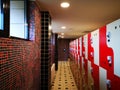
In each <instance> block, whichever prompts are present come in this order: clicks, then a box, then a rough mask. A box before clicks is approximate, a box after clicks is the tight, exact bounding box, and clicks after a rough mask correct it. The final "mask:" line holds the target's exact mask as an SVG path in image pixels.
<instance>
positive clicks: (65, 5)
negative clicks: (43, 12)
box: [60, 0, 70, 8]
mask: <svg viewBox="0 0 120 90" xmlns="http://www.w3.org/2000/svg"><path fill="white" fill-rule="evenodd" d="M60 6H61V7H62V8H68V7H69V6H70V3H69V2H68V0H62V1H61V4H60Z"/></svg>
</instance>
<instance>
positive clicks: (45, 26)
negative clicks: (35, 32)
mask: <svg viewBox="0 0 120 90" xmlns="http://www.w3.org/2000/svg"><path fill="white" fill-rule="evenodd" d="M50 22H51V18H50V15H49V13H48V12H47V11H42V12H41V90H49V89H50V85H51V31H50V30H49V25H50Z"/></svg>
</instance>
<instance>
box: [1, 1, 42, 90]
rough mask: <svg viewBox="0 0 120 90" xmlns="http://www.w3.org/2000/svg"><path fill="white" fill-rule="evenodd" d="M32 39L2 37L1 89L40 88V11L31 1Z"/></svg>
mask: <svg viewBox="0 0 120 90" xmlns="http://www.w3.org/2000/svg"><path fill="white" fill-rule="evenodd" d="M30 5H31V6H30V7H31V8H30V12H31V14H30V21H29V22H30V29H29V30H30V32H31V33H33V35H34V38H33V39H32V41H25V40H20V39H10V38H0V90H39V87H40V86H39V83H40V39H41V38H40V35H41V33H40V32H41V29H40V13H39V9H38V8H37V6H36V4H35V3H34V2H32V3H30Z"/></svg>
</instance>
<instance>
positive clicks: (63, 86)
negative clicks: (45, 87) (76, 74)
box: [51, 61, 78, 90]
mask: <svg viewBox="0 0 120 90" xmlns="http://www.w3.org/2000/svg"><path fill="white" fill-rule="evenodd" d="M51 90H78V89H77V86H76V84H75V81H74V78H73V75H72V72H71V70H70V66H69V62H68V61H59V63H58V71H57V72H56V75H55V78H54V81H53V82H52V86H51Z"/></svg>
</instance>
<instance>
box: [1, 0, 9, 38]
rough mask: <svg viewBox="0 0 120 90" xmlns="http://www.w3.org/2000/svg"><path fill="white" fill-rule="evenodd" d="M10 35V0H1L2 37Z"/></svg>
mask: <svg viewBox="0 0 120 90" xmlns="http://www.w3.org/2000/svg"><path fill="white" fill-rule="evenodd" d="M8 36H9V0H0V37H8Z"/></svg>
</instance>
